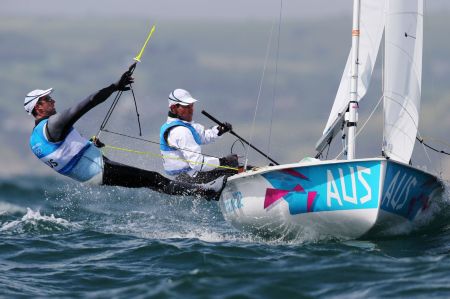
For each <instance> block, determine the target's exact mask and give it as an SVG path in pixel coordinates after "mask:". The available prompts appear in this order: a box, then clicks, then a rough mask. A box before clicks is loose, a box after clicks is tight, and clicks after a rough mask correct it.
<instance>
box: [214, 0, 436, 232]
mask: <svg viewBox="0 0 450 299" xmlns="http://www.w3.org/2000/svg"><path fill="white" fill-rule="evenodd" d="M383 34H384V53H385V54H384V63H383V65H384V76H383V90H382V99H381V100H382V101H383V110H384V129H383V144H382V145H381V146H380V147H381V148H380V156H379V157H373V158H357V157H356V154H355V150H356V142H357V139H356V137H357V136H356V135H357V132H356V128H357V122H358V107H359V103H360V100H361V99H362V98H364V95H365V94H366V90H367V88H368V86H369V83H370V79H371V76H372V71H373V68H374V65H375V61H376V58H377V55H378V52H379V50H380V45H381V43H382V40H383V38H382V37H383ZM422 41H423V0H391V1H388V0H386V1H380V0H354V3H353V24H352V45H351V50H350V54H349V57H348V60H347V64H346V67H345V70H344V73H343V76H342V79H341V83H340V86H339V89H338V91H337V95H336V98H335V101H334V104H333V107H332V109H331V113H330V116H329V119H328V122H327V124H326V126H325V129H324V131H323V135H322V136H321V137H320V139H319V141H318V142H317V144H316V150H317V152H318V153H319V154H318V155H317V156H316V158H318V157H320V153H321V152H322V151H323V150H324V149H325V148H326V147H327V146H329V145H330V143H331V141H332V140H333V138H334V137H335V136H336V134H338V133H339V132H342V131H343V130H345V131H346V136H347V139H346V143H345V144H346V145H345V152H346V159H342V160H340V159H334V160H320V159H316V158H311V159H306V160H304V161H301V162H297V163H292V164H283V165H276V166H266V167H262V168H259V169H256V170H251V171H246V172H243V173H240V174H236V175H234V176H232V177H229V178H228V181H227V184H226V187H225V189H224V190H223V192H222V195H221V200H220V202H219V205H220V209H221V211H222V213H223V215H224V218H225V219H226V220H227V221H228V222H230V223H231V224H232V225H233V226H234V227H236V228H238V229H240V230H243V231H246V232H251V233H255V234H260V235H268V236H290V235H294V236H297V235H300V234H302V233H314V234H317V235H327V236H332V237H337V238H360V237H362V236H365V235H367V234H371V233H385V232H389V231H395V230H396V229H398V230H401V229H402V227H403V228H405V227H414V226H415V225H419V224H420V223H421V222H423V219H425V218H424V215H427V213H429V212H430V210H431V208H430V207H431V206H432V205H433V203H436V202H437V201H439V199H441V198H442V196H443V193H444V184H443V183H442V181H441V180H440V179H439V178H438V177H437V176H435V175H433V174H431V173H428V172H426V171H424V170H421V169H418V168H415V167H413V166H412V165H410V159H411V155H412V152H413V149H414V144H415V140H416V135H417V132H418V122H419V109H420V98H421V76H422V47H423V42H422ZM381 100H380V101H381Z"/></svg>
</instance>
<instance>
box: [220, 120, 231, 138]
mask: <svg viewBox="0 0 450 299" xmlns="http://www.w3.org/2000/svg"><path fill="white" fill-rule="evenodd" d="M217 130H219V133H218V134H217V135H219V136H221V135H222V134H224V133H226V132H230V131H231V130H233V126H232V125H231V124H230V123H227V122H224V123H222V125H220V126H217Z"/></svg>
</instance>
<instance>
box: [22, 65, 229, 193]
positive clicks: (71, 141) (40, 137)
mask: <svg viewBox="0 0 450 299" xmlns="http://www.w3.org/2000/svg"><path fill="white" fill-rule="evenodd" d="M133 66H134V65H132V66H131V67H130V68H129V70H128V71H127V72H125V73H124V74H123V75H122V76H121V78H120V79H119V80H118V81H117V82H116V83H114V84H111V85H110V86H108V87H105V88H103V89H101V90H99V91H98V92H95V93H93V94H92V95H90V96H89V97H87V98H86V99H85V100H83V101H81V102H80V103H78V104H77V105H75V106H74V107H72V108H69V109H67V110H64V111H62V112H60V113H57V112H56V109H55V100H53V99H52V98H51V97H50V93H52V91H53V89H52V88H49V89H46V90H41V89H36V90H33V91H31V92H29V93H28V94H27V95H26V97H25V101H24V108H25V111H26V112H27V113H28V114H30V115H33V117H34V118H35V127H34V129H33V132H32V134H31V137H30V147H31V150H32V151H33V153H34V154H35V155H36V156H37V157H38V158H39V159H40V160H41V161H42V162H44V163H45V164H46V165H48V166H49V167H51V168H52V169H53V170H55V171H57V172H58V173H60V174H62V175H65V176H68V177H70V178H72V179H74V180H76V181H79V182H89V183H94V184H101V185H114V186H123V187H129V188H140V187H147V188H150V189H152V190H155V191H158V192H165V193H168V194H183V195H195V194H199V195H202V196H204V197H207V199H212V198H214V199H218V195H220V191H221V189H222V188H223V182H221V181H220V180H217V182H214V183H212V184H210V185H202V186H201V185H194V184H187V183H181V182H174V181H171V180H169V179H167V178H165V177H164V176H162V175H161V174H159V173H157V172H152V171H148V170H143V169H138V168H135V167H131V166H127V165H123V164H120V163H117V162H114V161H111V160H109V159H108V158H106V157H105V156H103V155H102V153H101V151H100V150H99V149H98V148H97V147H101V146H102V145H103V144H102V143H101V142H99V141H98V140H97V142H95V140H94V143H93V142H92V141H89V140H87V139H86V138H84V137H83V136H81V135H80V134H79V133H78V131H77V130H76V129H75V128H74V127H73V125H74V123H75V122H76V121H78V119H80V118H81V117H82V116H83V115H84V114H85V113H87V112H88V111H89V110H91V109H92V108H94V107H95V106H97V105H98V104H100V103H102V102H104V101H105V100H106V99H107V98H108V97H109V96H110V95H111V94H112V93H114V92H115V91H118V90H120V91H124V90H128V89H129V87H128V85H129V84H131V83H133V82H134V81H133V80H134V79H133V78H132V77H131V74H132V69H133Z"/></svg>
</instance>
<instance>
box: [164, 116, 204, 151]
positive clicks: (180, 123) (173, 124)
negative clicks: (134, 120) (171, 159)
mask: <svg viewBox="0 0 450 299" xmlns="http://www.w3.org/2000/svg"><path fill="white" fill-rule="evenodd" d="M178 126H182V127H185V128H188V129H189V130H190V131H191V133H192V136H194V140H195V142H197V144H202V139H201V138H200V135H199V134H198V133H197V131H196V130H195V129H194V127H193V126H191V125H190V124H188V123H185V122H184V121H181V120H179V119H177V120H175V121H173V122H170V123H165V124H163V125H162V126H161V130H160V131H159V144H160V146H159V149H160V150H162V151H167V152H168V151H177V150H178V149H177V148H173V147H170V146H169V144H167V140H166V138H165V137H164V135H165V133H166V131H168V130H170V129H172V128H173V127H178Z"/></svg>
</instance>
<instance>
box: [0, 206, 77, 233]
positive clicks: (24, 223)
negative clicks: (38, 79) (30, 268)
mask: <svg viewBox="0 0 450 299" xmlns="http://www.w3.org/2000/svg"><path fill="white" fill-rule="evenodd" d="M79 228H80V225H78V224H76V223H71V222H70V221H68V220H65V219H63V218H57V217H55V216H54V215H53V214H51V215H50V216H46V215H41V213H40V211H33V210H32V209H30V208H27V213H26V214H25V215H24V216H23V217H22V218H21V219H20V220H13V221H6V222H4V223H1V226H0V232H2V233H11V234H21V233H39V234H40V233H54V232H61V231H68V230H71V229H79Z"/></svg>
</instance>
